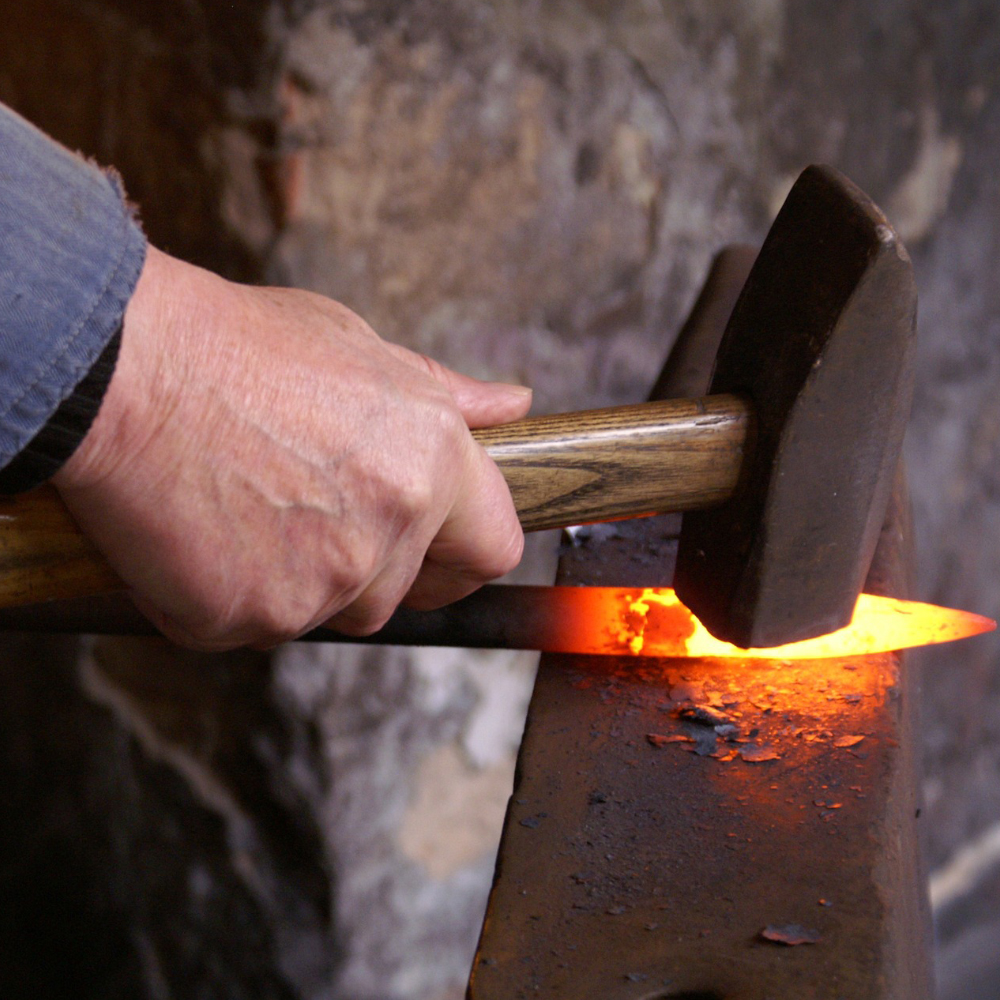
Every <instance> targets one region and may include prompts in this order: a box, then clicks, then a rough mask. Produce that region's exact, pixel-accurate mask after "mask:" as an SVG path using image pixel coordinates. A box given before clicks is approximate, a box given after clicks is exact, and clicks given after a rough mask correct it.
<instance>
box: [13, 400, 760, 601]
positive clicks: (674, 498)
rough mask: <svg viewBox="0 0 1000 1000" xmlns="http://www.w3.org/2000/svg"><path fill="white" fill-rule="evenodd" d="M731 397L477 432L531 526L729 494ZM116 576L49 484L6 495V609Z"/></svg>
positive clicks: (736, 416)
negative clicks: (13, 494)
mask: <svg viewBox="0 0 1000 1000" xmlns="http://www.w3.org/2000/svg"><path fill="white" fill-rule="evenodd" d="M750 420H751V417H750V407H749V404H748V403H746V402H745V401H743V400H741V399H739V398H738V397H736V396H709V397H706V398H704V399H700V400H669V401H666V402H662V403H642V404H639V405H637V406H621V407H613V408H609V409H606V410H590V411H586V412H583V413H566V414H560V415H557V416H552V417H534V418H529V419H527V420H520V421H518V422H516V423H512V424H504V425H502V426H500V427H491V428H487V429H483V430H477V431H475V432H474V434H475V437H476V439H477V440H478V441H479V442H480V443H481V444H482V445H483V446H484V447H485V448H486V451H487V452H488V453H489V454H490V456H491V457H492V458H493V459H494V461H496V463H497V465H499V467H500V469H501V470H502V472H503V474H504V477H505V478H506V480H507V482H508V484H509V485H510V489H511V494H512V495H513V497H514V504H515V506H516V507H517V511H518V516H519V517H520V519H521V523H522V525H523V526H524V529H525V530H526V531H537V530H540V529H542V528H561V527H565V526H567V525H570V524H579V523H581V522H585V521H602V520H613V519H616V518H623V517H634V516H638V515H641V514H653V513H659V512H662V511H668V510H693V509H695V508H697V507H707V506H710V505H712V504H715V503H720V502H721V501H723V500H725V499H727V498H728V497H729V496H730V495H731V494H732V492H733V490H734V489H735V487H736V482H737V479H738V478H739V473H740V466H741V464H742V459H743V451H744V445H745V442H746V439H747V434H748V428H749V425H750ZM122 586H123V584H122V582H121V580H120V579H119V578H118V577H117V575H116V574H115V573H114V572H113V571H112V570H111V568H110V567H109V566H108V565H107V563H105V561H104V559H103V558H102V556H101V555H100V553H99V552H98V551H97V550H96V549H95V548H94V547H93V546H92V545H91V544H90V542H89V541H88V540H87V539H86V538H85V537H84V536H83V535H82V534H81V532H80V529H79V528H78V527H77V526H76V522H75V521H74V520H73V519H72V517H70V514H69V512H68V511H67V510H66V508H65V506H64V505H63V502H62V500H61V499H60V497H59V494H58V493H57V492H56V491H55V489H54V488H52V487H50V486H43V487H41V488H40V489H37V490H33V491H32V492H30V493H26V494H23V495H21V496H19V497H14V498H0V607H14V606H17V605H22V604H36V603H38V602H41V601H48V600H58V599H65V598H71V597H86V596H89V595H91V594H100V593H106V592H108V591H112V590H119V589H121V588H122Z"/></svg>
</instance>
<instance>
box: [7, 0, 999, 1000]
mask: <svg viewBox="0 0 1000 1000" xmlns="http://www.w3.org/2000/svg"><path fill="white" fill-rule="evenodd" d="M0 99H3V100H5V101H7V102H8V103H10V104H12V105H13V106H14V107H16V108H18V109H20V110H21V111H22V112H23V113H24V114H26V115H27V116H28V117H30V118H32V119H33V120H35V121H36V122H37V123H38V124H40V125H41V126H43V127H44V128H46V129H48V130H49V131H50V132H51V133H52V134H54V135H56V136H57V137H58V138H60V139H61V140H62V141H64V142H66V143H67V144H69V145H70V146H72V147H74V148H79V149H81V150H83V151H85V152H86V153H88V154H89V155H93V156H95V157H96V158H97V159H98V160H100V161H101V162H105V163H114V164H116V165H117V166H118V168H119V169H120V170H121V172H122V173H123V174H124V176H125V179H126V183H127V186H128V189H129V191H130V194H131V196H132V198H133V199H134V200H135V201H137V202H138V203H139V204H140V205H141V206H142V214H143V218H144V220H145V224H146V227H147V230H148V232H149V233H150V235H151V237H152V238H153V240H154V241H156V242H157V243H158V244H159V245H161V246H162V247H164V248H166V249H168V250H170V251H172V252H174V253H176V254H178V255H180V256H183V257H186V258H189V259H191V260H195V261H197V262H199V263H203V264H205V265H206V266H209V267H212V268H214V269H216V270H219V271H221V272H222V273H225V274H227V275H229V276H231V277H234V278H238V279H242V280H250V281H261V280H267V281H271V282H277V283H291V284H298V285H303V286H307V287H311V288H314V289H317V290H319V291H322V292H325V293H328V294H330V295H333V296H336V297H338V298H340V299H342V300H343V301H344V302H346V303H347V304H348V305H350V306H352V307H353V308H354V309H356V310H357V311H359V312H360V313H362V314H363V315H364V316H365V317H366V318H368V319H369V320H370V321H371V322H372V323H373V324H374V325H375V327H376V328H377V329H378V330H379V331H380V332H381V333H382V334H383V335H385V336H387V337H389V338H392V339H396V340H399V341H401V342H403V343H406V344H408V345H410V346H413V347H416V348H418V349H420V350H423V351H426V352H428V353H431V354H434V355H436V356H437V357H439V358H440V359H441V360H443V361H445V362H448V363H450V364H452V365H454V366H455V367H458V368H461V369H463V370H465V371H468V372H470V373H472V374H477V375H483V376H490V377H497V378H502V379H508V380H510V379H521V380H524V381H526V382H528V383H530V384H531V385H533V386H534V387H535V389H536V410H537V411H538V412H546V411H552V410H555V409H560V408H567V407H573V406H590V405H600V404H604V403H608V402H624V401H633V400H636V399H639V398H641V397H642V396H643V394H644V392H645V389H646V388H647V386H648V385H649V383H650V381H651V379H652V377H653V375H654V373H655V371H656V369H657V367H658V365H659V363H660V360H661V358H662V356H663V354H664V351H665V348H666V346H667V344H668V342H669V340H670V337H671V335H672V331H674V330H675V329H676V327H677V325H678V323H679V321H680V319H681V318H682V315H683V312H684V310H685V309H686V307H687V306H688V304H689V303H690V301H691V300H692V298H693V295H694V293H695V290H696V286H697V283H698V281H699V280H700V277H701V275H702V273H703V272H704V270H705V267H706V265H707V262H708V260H709V259H710V256H711V254H712V252H713V251H714V250H715V249H716V248H717V247H718V246H719V245H721V244H722V243H724V242H727V241H733V240H746V239H755V240H757V239H760V238H761V236H762V235H763V233H764V231H765V230H766V227H767V224H768V222H769V220H770V218H771V217H772V215H773V213H774V211H775V210H776V208H777V206H778V205H779V204H780V201H781V198H782V197H783V195H784V193H785V191H786V190H787V189H788V187H789V185H790V184H791V181H792V179H793V178H794V176H795V175H796V174H797V172H798V171H799V170H800V169H801V167H803V166H804V165H805V164H807V163H809V162H813V161H824V162H828V163H832V164H834V165H836V166H838V167H840V168H841V169H843V170H844V171H845V172H847V173H848V174H849V175H850V176H851V177H853V179H854V180H855V181H857V182H858V183H859V184H860V185H861V186H862V187H863V188H865V189H866V190H867V191H868V192H869V193H870V194H871V195H872V196H873V197H874V198H875V199H876V200H877V201H878V202H879V203H880V204H882V206H883V207H884V208H885V209H886V210H887V211H888V213H889V215H890V217H891V218H892V219H893V221H894V222H895V223H896V225H897V227H898V228H899V229H900V231H901V232H902V234H903V236H904V238H905V239H906V241H907V243H908V245H909V248H910V250H911V253H912V255H913V258H914V262H915V266H916V271H917V277H918V283H919V287H920V292H921V318H920V329H921V338H922V339H921V348H920V362H919V373H918V374H919V382H918V390H917V399H916V406H915V412H914V417H913V421H912V426H911V431H910V435H909V440H908V458H909V464H910V473H911V480H912V488H913V494H914V502H915V508H916V516H917V525H918V545H919V548H920V553H921V564H920V595H919V596H921V597H923V598H925V599H929V600H933V601H936V602H939V603H948V604H954V605H960V606H968V607H971V608H974V609H976V610H978V611H981V612H984V613H986V614H992V615H994V616H996V615H998V613H1000V585H998V582H997V581H998V580H1000V481H998V473H997V469H1000V402H998V400H1000V394H998V393H997V392H996V391H995V388H994V387H995V385H996V382H997V375H998V373H1000V282H998V281H997V264H996V261H997V260H998V258H1000V253H998V251H1000V245H998V244H1000V239H998V233H1000V180H998V176H1000V173H998V170H997V166H996V157H997V150H998V149H1000V13H998V8H997V6H996V4H995V3H994V2H993V0H948V2H932V0H918V2H911V3H904V2H903V0H878V2H871V0H867V2H862V0H814V2H812V3H809V4H796V3H792V2H791V0H753V2H746V3H742V4H739V5H737V4H706V3H694V2H677V0H675V2H669V3H667V2H663V3H656V2H653V0H619V2H615V3H601V2H599V0H561V2H557V0H553V2H546V3H542V2H537V0H536V2H531V0H522V2H514V0H496V2H492V3H487V2H484V0H464V2H458V0H454V2H452V0H409V2H407V0H308V2H306V0H299V2H295V0H241V2H240V3H238V4H233V3H228V2H223V0H169V2H163V0H157V2H153V0H73V2H68V0H66V2H64V0H21V2H19V3H17V4H15V3H4V4H3V5H2V7H0ZM551 549H552V539H551V538H548V537H541V538H539V539H538V540H537V541H536V542H535V544H534V545H533V547H532V552H531V556H530V558H529V559H528V561H527V563H528V564H527V566H526V568H525V571H524V572H525V574H527V575H532V576H533V577H534V578H536V579H544V577H545V574H546V573H547V572H549V571H550V567H551ZM923 661H924V667H925V691H926V699H925V709H924V726H923V731H924V737H925V763H926V788H925V792H926V799H927V806H926V811H925V817H926V832H927V857H928V862H929V866H930V869H931V894H932V900H933V902H934V906H935V914H936V919H937V928H938V937H939V954H938V960H937V967H938V974H939V981H940V982H939V992H940V997H941V1000H974V998H987V997H990V998H997V997H1000V957H998V956H1000V905H998V904H1000V666H998V663H1000V640H997V639H996V638H984V639H978V640H976V641H974V642H970V643H968V644H966V645H964V646H960V647H957V648H954V649H951V648H945V649H941V650H937V651H934V652H933V653H928V654H926V655H925V656H924V657H923ZM531 670H532V663H531V659H530V657H525V656H522V655H513V654H504V653H476V654H474V653H466V652H462V651H452V652H447V653H442V652H435V651H425V652H419V653H414V652H406V651H401V650H375V649H368V650H360V649H358V648H348V647H345V648H340V649H317V648H310V649H306V648H303V647H288V648H286V649H283V650H281V651H279V652H278V653H276V654H274V655H273V656H271V657H265V656H262V655H259V654H252V655H251V654H232V655H229V656H224V657H215V658H207V657H203V656H195V655H192V654H187V653H181V652H178V651H176V650H172V649H170V648H168V647H166V646H163V645H161V644H158V643H154V642H124V641H121V642H109V641H104V642H100V643H96V644H95V643H92V642H85V641H80V642H77V641H70V640H43V639H26V638H18V637H7V638H5V639H3V640H2V646H0V672H2V687H0V690H2V691H3V693H4V697H3V698H2V699H0V768H2V782H3V791H4V795H3V798H4V807H3V809H2V811H0V846H2V853H0V858H2V861H0V935H2V939H0V940H2V944H0V994H2V995H3V996H4V997H10V998H17V997H22V996H24V997H27V996H30V997H32V998H36V1000H45V998H62V997H70V996H72V997H74V998H102V1000H103V998H115V1000H117V998H126V997H128V998H130V997H141V998H150V1000H163V998H172V997H178V998H180V997H183V998H195V997H196V998H216V997H218V998H222V997H225V998H235V1000H238V998H242V997H246V998H251V997H253V998H259V997H267V998H272V997H273V998H282V1000H284V998H310V1000H312V998H317V1000H318V998H347V1000H375V998H384V1000H450V998H455V997H459V996H461V993H462V984H463V983H464V979H465V976H466V973H467V968H468V963H469V960H470V956H471V950H472V947H473V945H474V942H475V938H476V935H477V932H478V922H479V919H480V916H481V912H482V908H483V905H484V902H485V895H486V890H487V887H488V882H489V876H490V872H491V868H492V855H493V851H494V850H495V844H496V838H497V835H498V832H499V824H500V818H501V816H502V811H503V806H504V801H505V798H506V794H507V789H508V788H509V782H510V777H511V773H512V760H513V753H514V750H515V748H516V745H517V741H518V737H519V727H520V720H521V715H522V713H523V709H524V705H525V702H526V698H527V695H528V693H529V690H530V681H531Z"/></svg>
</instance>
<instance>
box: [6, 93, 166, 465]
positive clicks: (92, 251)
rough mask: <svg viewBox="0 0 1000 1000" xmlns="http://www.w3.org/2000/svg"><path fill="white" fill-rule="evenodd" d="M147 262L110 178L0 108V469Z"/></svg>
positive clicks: (88, 357) (79, 375)
mask: <svg viewBox="0 0 1000 1000" xmlns="http://www.w3.org/2000/svg"><path fill="white" fill-rule="evenodd" d="M145 255H146V240H145V237H144V236H143V234H142V231H141V230H140V228H139V226H138V224H137V223H136V221H135V219H134V218H133V217H132V214H131V212H130V211H129V208H128V206H127V204H126V202H125V198H124V193H123V191H122V189H121V185H120V183H119V181H118V180H117V178H116V177H115V176H113V175H111V174H108V173H104V172H102V171H101V170H99V169H98V168H96V167H94V166H93V165H91V164H89V163H87V162H86V161H85V160H83V159H82V158H80V157H78V156H75V155H74V154H72V153H70V152H69V151H68V150H66V149H64V148H63V147H62V146H59V145H57V144H56V143H54V142H53V141H52V140H51V139H49V138H48V137H47V136H45V135H44V134H43V133H41V132H40V131H38V129H36V128H35V127H34V126H32V125H30V124H29V123H28V122H26V121H25V120H24V119H23V118H20V117H19V116H18V115H16V114H15V113H14V112H12V111H10V110H9V109H8V108H6V107H4V106H3V105H0V467H3V466H5V465H6V464H7V463H9V462H10V460H11V459H12V458H13V457H14V456H15V455H17V454H18V452H20V451H21V450H22V449H23V448H24V447H25V446H26V445H27V444H28V443H29V442H30V441H31V439H32V438H33V437H34V436H35V435H36V434H37V433H38V431H39V430H40V429H41V428H42V427H44V425H45V424H46V422H47V421H48V420H49V418H50V417H51V416H52V415H53V413H55V411H56V410H57V409H58V408H59V406H60V404H61V403H62V402H63V401H64V400H66V399H67V397H69V396H70V395H71V394H72V393H73V391H74V390H75V389H76V387H77V385H78V384H79V383H80V382H81V381H82V380H83V379H84V377H85V376H86V375H87V373H88V372H89V371H90V369H91V368H92V367H93V365H94V363H95V362H96V361H97V359H98V358H99V357H100V356H101V353H102V352H103V351H104V349H105V347H106V346H107V345H108V344H109V342H110V341H111V339H112V338H113V337H114V336H115V334H116V333H117V332H118V330H119V329H120V327H121V322H122V317H123V316H124V313H125V306H126V305H127V303H128V300H129V298H130V297H131V295H132V292H133V290H134V289H135V285H136V282H137V281H138V279H139V272H140V271H141V270H142V265H143V261H144V260H145Z"/></svg>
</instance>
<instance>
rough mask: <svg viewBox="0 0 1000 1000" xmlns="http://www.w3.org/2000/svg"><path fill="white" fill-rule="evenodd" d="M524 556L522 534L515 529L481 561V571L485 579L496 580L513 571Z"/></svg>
mask: <svg viewBox="0 0 1000 1000" xmlns="http://www.w3.org/2000/svg"><path fill="white" fill-rule="evenodd" d="M523 555H524V533H523V532H522V531H521V530H520V529H517V530H515V531H510V532H508V533H507V535H506V537H505V538H504V539H503V540H502V541H501V542H500V544H499V545H496V546H494V547H492V548H491V549H490V551H489V552H488V553H486V556H485V558H484V560H483V563H482V566H481V570H482V572H483V573H484V574H485V576H486V578H487V579H490V580H492V579H496V578H497V577H498V576H503V575H504V574H505V573H509V572H510V571H511V570H512V569H514V568H515V567H516V566H517V565H518V564H519V563H520V561H521V556H523Z"/></svg>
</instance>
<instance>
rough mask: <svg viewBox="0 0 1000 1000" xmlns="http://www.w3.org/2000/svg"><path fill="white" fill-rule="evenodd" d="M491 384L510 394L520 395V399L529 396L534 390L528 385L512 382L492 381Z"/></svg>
mask: <svg viewBox="0 0 1000 1000" xmlns="http://www.w3.org/2000/svg"><path fill="white" fill-rule="evenodd" d="M493 384H494V385H495V386H496V387H497V388H498V389H500V390H501V391H502V392H508V393H510V394H511V395H512V396H520V397H521V398H522V399H524V398H526V397H528V396H530V395H531V394H532V392H533V391H534V390H533V389H531V388H530V387H529V386H526V385H514V384H513V383H512V382H494V383H493Z"/></svg>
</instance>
